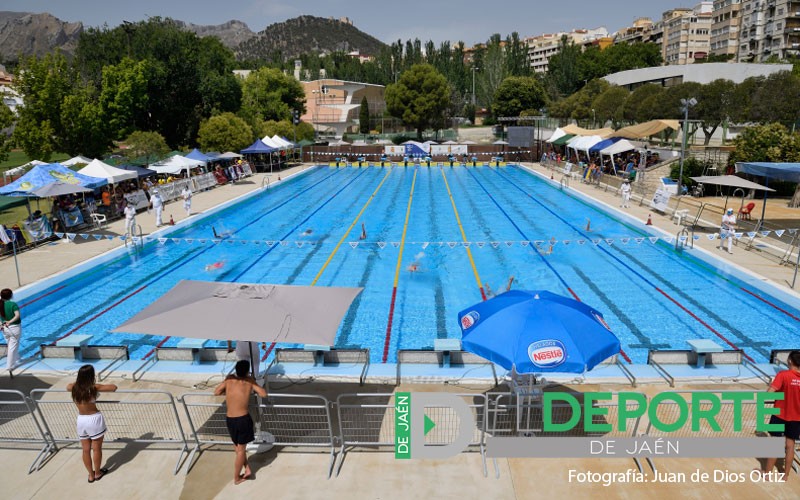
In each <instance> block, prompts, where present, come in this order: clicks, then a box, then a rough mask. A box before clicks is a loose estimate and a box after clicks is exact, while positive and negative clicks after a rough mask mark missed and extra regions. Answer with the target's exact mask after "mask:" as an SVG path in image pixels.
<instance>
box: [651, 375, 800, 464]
mask: <svg viewBox="0 0 800 500" xmlns="http://www.w3.org/2000/svg"><path fill="white" fill-rule="evenodd" d="M695 393H713V394H715V395H716V396H717V397H718V398H719V399H720V409H719V412H718V413H717V414H716V416H715V419H714V420H715V421H716V422H717V424H718V425H719V427H720V430H719V431H716V430H714V429H712V428H711V426H710V425H709V423H708V420H706V419H700V420H699V422H698V423H699V424H700V426H699V428H698V430H696V431H694V430H692V426H691V425H684V426H683V427H681V428H680V429H678V430H676V431H672V432H668V433H666V432H662V431H660V430H658V429H656V428H655V427H654V426H653V423H652V422H650V423H648V425H647V429H646V430H645V433H644V434H645V435H646V436H652V437H672V438H681V437H695V438H723V437H725V438H730V437H734V438H736V437H738V438H744V437H756V436H757V434H756V422H757V411H756V408H757V405H756V400H755V398H753V399H752V400H750V401H741V402H740V403H739V405H740V408H741V410H740V411H741V417H740V418H741V428H740V429H739V430H736V429H735V428H734V422H735V420H734V417H735V416H736V414H737V412H736V410H735V408H736V406H737V405H736V404H734V402H733V401H723V400H722V395H723V394H735V393H746V394H753V391H678V392H676V394H682V395H684V396H685V399H686V404H687V407H688V408H689V411H690V413H691V414H692V415H695V414H697V412H698V411H701V412H703V411H709V410H711V409H712V408H713V407H714V405H713V404H712V403H710V402H703V403H701V404H700V408H699V409H695V408H692V406H693V403H692V394H695ZM649 411H650V410H648V413H649ZM656 411H657V413H656V415H658V420H659V421H660V422H668V423H672V422H675V421H677V420H678V418H679V415H680V413H681V407H680V405H679V404H678V403H676V402H674V401H662V402H661V403H659V405H658V408H657V410H656ZM797 459H798V455H797V453H795V460H797ZM647 463H649V464H650V467H652V468H653V471H654V472H655V470H656V466H655V464H654V463H653V460H652V459H651V458H650V457H648V458H647Z"/></svg>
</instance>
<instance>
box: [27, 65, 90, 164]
mask: <svg viewBox="0 0 800 500" xmlns="http://www.w3.org/2000/svg"><path fill="white" fill-rule="evenodd" d="M75 81H76V78H75V75H74V72H73V71H72V69H71V68H70V66H69V64H68V62H67V60H66V58H65V57H64V56H63V55H62V54H61V53H60V52H56V53H51V54H47V55H46V56H44V57H42V58H37V57H35V56H32V57H28V58H25V59H23V60H22V61H21V62H20V65H19V67H18V68H17V75H16V79H15V80H14V88H15V89H16V91H17V92H18V93H19V95H20V97H22V100H23V102H24V103H25V104H24V105H23V106H20V107H19V108H17V126H16V127H15V129H14V142H15V143H16V144H17V145H18V146H19V147H21V148H22V150H23V151H25V154H27V155H28V157H30V158H38V159H40V160H45V161H46V160H48V159H49V158H50V155H51V154H52V152H53V151H56V150H59V149H60V147H61V144H59V142H60V139H61V137H60V136H59V135H58V134H59V133H60V132H62V131H63V130H64V127H63V126H62V124H61V105H62V104H63V102H64V98H65V97H67V96H68V95H70V94H71V93H72V91H73V84H74V82H75Z"/></svg>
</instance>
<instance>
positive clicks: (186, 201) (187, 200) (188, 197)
mask: <svg viewBox="0 0 800 500" xmlns="http://www.w3.org/2000/svg"><path fill="white" fill-rule="evenodd" d="M181 196H183V209H184V210H186V217H189V216H190V215H192V190H191V189H189V186H188V185H186V186H183V191H181Z"/></svg>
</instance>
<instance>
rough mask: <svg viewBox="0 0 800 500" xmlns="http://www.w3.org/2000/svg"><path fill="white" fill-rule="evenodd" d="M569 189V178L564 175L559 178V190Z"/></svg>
mask: <svg viewBox="0 0 800 500" xmlns="http://www.w3.org/2000/svg"><path fill="white" fill-rule="evenodd" d="M568 187H569V176H567V175H564V176H562V177H561V189H562V190H564V189H567V188H568Z"/></svg>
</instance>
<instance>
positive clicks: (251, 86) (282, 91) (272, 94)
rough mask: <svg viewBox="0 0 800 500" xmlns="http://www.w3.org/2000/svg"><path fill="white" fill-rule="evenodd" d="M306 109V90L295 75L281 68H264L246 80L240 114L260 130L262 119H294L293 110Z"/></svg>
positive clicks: (243, 86) (300, 110)
mask: <svg viewBox="0 0 800 500" xmlns="http://www.w3.org/2000/svg"><path fill="white" fill-rule="evenodd" d="M304 108H305V91H304V90H303V86H302V85H300V82H298V81H297V80H296V79H295V78H294V77H293V76H288V75H284V74H283V73H282V72H281V71H280V70H278V69H273V68H261V69H259V70H256V71H253V72H252V73H250V74H249V75H248V76H247V78H245V79H244V81H243V82H242V107H241V110H240V111H239V116H240V117H242V118H243V119H244V120H245V121H246V122H247V123H248V124H250V126H251V127H252V128H253V129H254V130H256V129H258V128H259V127H260V126H259V125H258V120H268V121H269V120H273V121H280V120H291V119H292V111H293V110H297V111H299V112H300V113H301V114H302V113H303V111H304Z"/></svg>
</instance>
